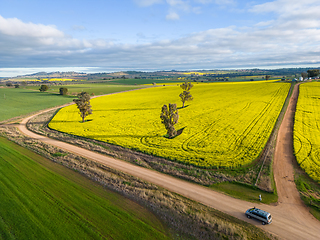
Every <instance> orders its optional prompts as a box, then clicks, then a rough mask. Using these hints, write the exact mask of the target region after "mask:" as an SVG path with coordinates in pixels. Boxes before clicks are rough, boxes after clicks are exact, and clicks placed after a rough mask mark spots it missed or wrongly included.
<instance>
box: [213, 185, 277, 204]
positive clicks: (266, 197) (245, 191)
mask: <svg viewBox="0 0 320 240" xmlns="http://www.w3.org/2000/svg"><path fill="white" fill-rule="evenodd" d="M210 188H211V189H214V190H216V191H219V192H224V193H226V194H227V195H231V196H232V197H235V198H239V199H242V200H245V201H249V202H253V203H260V201H259V195H261V198H262V201H261V203H265V204H271V203H276V202H277V201H278V196H277V195H276V194H274V193H268V192H265V191H262V190H260V189H259V188H257V187H254V186H252V185H247V184H242V183H239V182H222V183H217V184H213V185H210Z"/></svg>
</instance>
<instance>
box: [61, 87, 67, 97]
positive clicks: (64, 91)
mask: <svg viewBox="0 0 320 240" xmlns="http://www.w3.org/2000/svg"><path fill="white" fill-rule="evenodd" d="M59 91H60V95H67V94H68V88H63V87H62V88H60V89H59Z"/></svg>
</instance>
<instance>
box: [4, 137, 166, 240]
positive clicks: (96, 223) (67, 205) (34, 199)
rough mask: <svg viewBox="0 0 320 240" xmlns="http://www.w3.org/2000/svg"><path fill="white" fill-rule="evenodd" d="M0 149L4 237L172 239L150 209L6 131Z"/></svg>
mask: <svg viewBox="0 0 320 240" xmlns="http://www.w3.org/2000/svg"><path fill="white" fill-rule="evenodd" d="M0 152H1V155H0V199H1V204H0V213H1V217H0V232H1V233H0V236H1V238H4V239H101V238H107V239H169V237H168V233H167V229H166V227H164V226H163V224H162V222H160V220H158V219H157V218H156V217H155V216H154V215H153V214H152V213H150V212H148V211H147V210H146V209H144V208H143V207H141V206H140V205H138V204H136V203H135V202H132V201H130V200H128V199H126V198H124V197H122V196H120V195H119V194H116V193H114V192H111V191H108V190H105V189H104V188H103V187H101V186H99V185H98V184H93V183H92V182H91V181H89V180H88V179H86V178H85V177H84V176H82V175H80V174H78V173H76V172H75V171H72V170H68V169H66V168H64V167H63V166H59V165H58V164H55V163H53V162H50V161H48V160H46V159H44V158H43V157H41V156H39V155H37V154H35V153H33V152H31V151H29V150H27V149H25V148H22V147H20V146H18V145H16V144H14V143H12V142H10V141H8V140H6V139H4V138H2V137H0ZM49 165H50V170H49ZM51 169H53V170H51ZM57 172H58V173H57ZM61 173H62V175H63V176H61V175H60V174H61Z"/></svg>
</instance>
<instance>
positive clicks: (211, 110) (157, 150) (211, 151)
mask: <svg viewBox="0 0 320 240" xmlns="http://www.w3.org/2000/svg"><path fill="white" fill-rule="evenodd" d="M289 88H290V84H289V83H278V82H270V81H269V82H242V83H215V84H195V86H194V87H193V88H192V89H191V93H192V95H193V97H194V100H193V101H192V102H188V103H187V104H186V105H187V107H185V108H183V109H179V114H180V119H179V123H178V124H177V125H176V129H178V130H179V129H181V130H182V134H181V135H179V136H177V137H175V138H174V139H167V138H165V137H164V135H165V134H166V130H165V129H164V127H163V125H162V124H161V122H160V111H161V107H162V106H163V105H164V104H168V103H177V104H178V106H179V107H180V106H181V105H182V104H181V102H180V100H179V94H180V92H181V88H180V87H178V86H166V87H157V88H151V89H143V90H138V91H134V92H127V93H120V94H116V95H112V96H104V97H99V98H97V99H92V100H91V104H92V107H93V114H92V115H90V116H89V117H88V118H87V119H88V121H87V122H85V123H81V122H80V120H81V119H80V116H79V113H78V111H77V109H76V107H75V106H69V107H66V108H63V109H61V110H60V111H59V112H58V114H57V115H56V116H55V117H54V118H53V120H52V121H51V122H50V124H49V126H50V127H51V128H53V129H57V130H59V131H63V132H68V133H70V134H74V135H79V136H83V137H87V138H92V139H97V140H101V141H105V142H109V143H112V144H116V145H121V146H124V147H126V148H131V149H135V150H139V151H142V152H146V153H149V154H153V155H156V156H161V157H165V158H168V159H171V160H176V161H180V162H184V163H186V164H193V165H196V166H200V167H208V168H218V167H226V168H233V167H238V166H243V165H246V164H249V163H250V162H252V161H253V160H254V159H255V158H257V157H258V155H259V153H260V152H261V151H262V149H263V148H264V146H265V144H266V142H267V140H268V137H269V135H270V133H271V131H272V129H273V127H274V124H275V122H276V119H277V117H278V115H279V113H280V111H281V108H282V106H283V103H284V101H285V98H286V96H287V94H288V91H289Z"/></svg>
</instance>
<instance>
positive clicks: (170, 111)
mask: <svg viewBox="0 0 320 240" xmlns="http://www.w3.org/2000/svg"><path fill="white" fill-rule="evenodd" d="M160 118H161V123H163V124H164V126H165V128H166V129H167V134H168V137H169V138H173V137H174V136H176V135H177V130H176V129H175V128H174V125H175V124H176V123H177V122H178V120H179V112H178V109H177V104H175V103H173V104H171V103H169V108H168V106H167V105H163V107H162V110H161V115H160Z"/></svg>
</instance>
